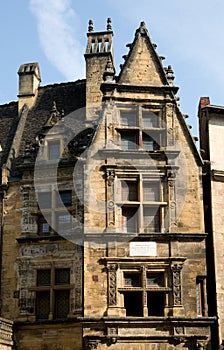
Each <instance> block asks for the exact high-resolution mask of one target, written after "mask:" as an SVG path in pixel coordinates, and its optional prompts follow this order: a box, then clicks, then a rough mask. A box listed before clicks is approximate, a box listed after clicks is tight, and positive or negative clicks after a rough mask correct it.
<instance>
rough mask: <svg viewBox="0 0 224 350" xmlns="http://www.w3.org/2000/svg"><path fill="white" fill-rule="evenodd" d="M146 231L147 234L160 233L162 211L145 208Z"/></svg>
mask: <svg viewBox="0 0 224 350" xmlns="http://www.w3.org/2000/svg"><path fill="white" fill-rule="evenodd" d="M143 216H144V217H143V221H144V229H145V230H146V231H147V232H159V230H160V209H158V208H152V207H144V209H143Z"/></svg>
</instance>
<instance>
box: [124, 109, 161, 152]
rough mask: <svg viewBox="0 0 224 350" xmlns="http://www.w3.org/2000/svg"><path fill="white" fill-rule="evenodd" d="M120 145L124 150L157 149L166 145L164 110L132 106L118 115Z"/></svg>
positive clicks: (150, 150)
mask: <svg viewBox="0 0 224 350" xmlns="http://www.w3.org/2000/svg"><path fill="white" fill-rule="evenodd" d="M117 130H118V132H119V138H120V146H121V149H122V150H123V151H136V150H144V151H149V152H152V151H155V150H158V149H160V148H161V147H162V146H164V143H165V139H164V137H165V133H164V131H165V128H164V122H163V120H162V111H161V110H155V111H152V110H150V109H149V108H143V107H139V108H136V107H130V108H126V109H121V110H120V111H119V116H118V127H117Z"/></svg>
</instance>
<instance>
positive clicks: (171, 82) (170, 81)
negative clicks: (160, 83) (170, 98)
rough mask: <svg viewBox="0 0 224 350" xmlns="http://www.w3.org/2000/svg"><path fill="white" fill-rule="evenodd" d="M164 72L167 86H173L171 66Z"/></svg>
mask: <svg viewBox="0 0 224 350" xmlns="http://www.w3.org/2000/svg"><path fill="white" fill-rule="evenodd" d="M165 72H166V78H167V81H168V83H169V85H173V81H174V78H175V77H174V74H173V69H172V67H171V65H169V66H168V67H167V68H165Z"/></svg>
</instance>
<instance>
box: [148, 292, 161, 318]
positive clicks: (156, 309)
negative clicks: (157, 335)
mask: <svg viewBox="0 0 224 350" xmlns="http://www.w3.org/2000/svg"><path fill="white" fill-rule="evenodd" d="M147 306H148V316H164V307H165V295H164V292H147Z"/></svg>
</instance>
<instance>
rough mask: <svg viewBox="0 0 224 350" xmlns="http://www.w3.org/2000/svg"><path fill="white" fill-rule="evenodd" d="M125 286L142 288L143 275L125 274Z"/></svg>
mask: <svg viewBox="0 0 224 350" xmlns="http://www.w3.org/2000/svg"><path fill="white" fill-rule="evenodd" d="M124 285H125V286H126V287H140V286H141V274H140V273H131V272H130V273H129V272H125V273H124Z"/></svg>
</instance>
